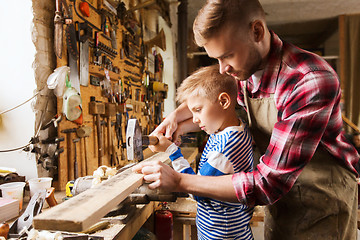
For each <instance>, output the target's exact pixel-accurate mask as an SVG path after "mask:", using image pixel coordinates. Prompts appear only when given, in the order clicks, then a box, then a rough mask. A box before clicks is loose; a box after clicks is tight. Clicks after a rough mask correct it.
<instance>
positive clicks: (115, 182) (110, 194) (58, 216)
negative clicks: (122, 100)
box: [33, 153, 170, 232]
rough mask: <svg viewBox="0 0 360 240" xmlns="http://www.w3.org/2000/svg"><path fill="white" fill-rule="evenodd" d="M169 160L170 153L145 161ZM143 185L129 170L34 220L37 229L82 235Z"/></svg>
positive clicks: (141, 178) (135, 174) (141, 179)
mask: <svg viewBox="0 0 360 240" xmlns="http://www.w3.org/2000/svg"><path fill="white" fill-rule="evenodd" d="M153 160H160V161H162V162H168V161H170V160H169V158H168V154H166V153H157V154H155V155H153V156H151V157H150V158H148V159H146V160H144V161H153ZM142 184H143V175H142V174H137V173H133V172H132V170H131V169H127V170H125V171H124V172H122V173H121V174H118V175H115V176H114V177H112V178H110V179H109V180H107V181H104V182H102V183H101V184H99V185H97V186H96V187H94V188H91V189H88V190H86V191H85V192H82V193H81V194H79V195H77V196H75V197H73V198H71V199H69V200H67V201H65V202H63V203H61V204H59V205H57V206H55V207H53V208H50V209H48V210H46V211H45V212H43V213H41V214H40V215H38V216H36V217H35V218H34V221H33V226H34V228H35V229H41V230H58V231H69V232H81V231H84V230H86V229H87V228H89V227H91V226H92V225H93V224H95V223H96V222H98V221H99V220H100V219H101V218H102V217H103V216H105V215H106V214H107V213H108V212H110V211H111V210H112V209H113V208H115V207H116V206H117V205H118V204H119V203H121V202H122V201H123V200H124V199H125V198H126V197H127V196H128V195H129V194H130V193H132V192H133V191H134V190H135V189H137V188H138V187H139V186H141V185H142Z"/></svg>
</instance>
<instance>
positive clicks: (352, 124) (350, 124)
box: [341, 115, 360, 133]
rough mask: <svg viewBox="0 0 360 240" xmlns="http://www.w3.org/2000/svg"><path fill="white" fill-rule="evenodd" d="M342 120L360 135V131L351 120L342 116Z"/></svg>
mask: <svg viewBox="0 0 360 240" xmlns="http://www.w3.org/2000/svg"><path fill="white" fill-rule="evenodd" d="M341 117H342V120H343V121H344V122H345V123H346V124H347V125H349V126H350V127H351V128H352V129H353V130H354V131H355V132H358V133H360V129H359V128H358V127H357V126H356V125H355V124H354V123H353V122H352V121H350V119H348V118H347V117H345V116H344V115H342V116H341Z"/></svg>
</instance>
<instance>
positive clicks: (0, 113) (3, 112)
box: [0, 90, 41, 115]
mask: <svg viewBox="0 0 360 240" xmlns="http://www.w3.org/2000/svg"><path fill="white" fill-rule="evenodd" d="M40 92H41V90H40V91H38V92H37V93H36V94H35V95H34V96H32V97H31V98H29V99H28V100H26V101H25V102H23V103H20V104H19V105H17V106H15V107H13V108H10V109H8V110H5V111H2V112H0V115H2V114H5V113H7V112H10V111H12V110H14V109H16V108H18V107H21V106H22V105H24V104H25V103H27V102H29V101H30V100H31V99H33V98H34V97H36V96H37V95H38V94H39V93H40Z"/></svg>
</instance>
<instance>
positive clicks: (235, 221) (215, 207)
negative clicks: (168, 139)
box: [166, 123, 254, 240]
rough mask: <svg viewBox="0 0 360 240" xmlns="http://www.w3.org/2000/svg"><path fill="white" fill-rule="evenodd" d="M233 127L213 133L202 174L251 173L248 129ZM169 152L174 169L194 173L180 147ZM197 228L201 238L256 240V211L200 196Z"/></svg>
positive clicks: (236, 204) (201, 161) (204, 158)
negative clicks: (252, 222)
mask: <svg viewBox="0 0 360 240" xmlns="http://www.w3.org/2000/svg"><path fill="white" fill-rule="evenodd" d="M244 125H245V124H244V123H243V124H242V126H231V127H228V128H226V129H224V130H223V131H221V132H218V133H215V134H211V135H210V136H209V139H208V141H207V143H206V146H205V149H204V151H203V153H202V155H201V159H200V163H199V172H198V174H199V175H203V176H221V175H226V174H233V173H236V172H241V171H243V172H251V171H252V168H253V152H252V144H251V142H252V138H251V135H250V133H249V131H248V129H247V128H245V129H244V127H243V126H244ZM166 152H168V153H170V159H171V161H172V165H173V167H174V169H175V170H176V171H178V172H181V173H188V174H195V172H194V171H193V169H192V168H191V167H190V164H189V163H188V161H187V160H186V159H184V157H183V155H182V154H181V151H180V148H178V147H177V146H175V144H173V145H171V146H170V147H169V148H168V149H167V150H166ZM194 197H195V199H196V200H197V203H198V207H197V215H196V225H197V229H198V239H246V240H248V239H253V235H252V232H251V228H250V224H249V222H250V219H251V217H252V214H253V210H254V209H253V208H252V207H247V206H245V205H242V204H240V203H230V202H223V201H218V200H215V199H210V198H204V197H197V196H194Z"/></svg>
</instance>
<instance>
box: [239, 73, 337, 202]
mask: <svg viewBox="0 0 360 240" xmlns="http://www.w3.org/2000/svg"><path fill="white" fill-rule="evenodd" d="M284 75H287V74H286V72H285V73H284ZM286 77H287V78H290V79H291V78H292V77H294V78H297V80H296V81H291V80H287V81H286V82H285V84H282V85H281V86H279V87H280V88H282V89H281V90H280V91H279V92H281V94H282V96H277V97H280V99H283V100H281V101H282V103H281V104H280V105H281V106H280V107H279V108H278V111H279V112H278V122H277V123H276V124H275V126H274V129H273V133H272V136H271V139H270V143H269V146H268V148H267V150H266V153H265V155H263V156H262V158H261V161H260V164H258V165H257V170H255V171H254V172H253V173H244V172H242V173H238V174H235V175H233V184H234V188H235V190H236V193H237V196H238V199H239V201H240V202H242V203H243V204H246V205H263V204H271V203H273V202H275V201H276V200H278V199H279V198H280V197H281V196H283V195H284V194H285V193H287V192H288V191H289V190H290V188H291V187H292V186H293V184H294V183H295V181H296V179H297V177H298V176H299V174H300V172H301V170H302V169H303V167H304V166H305V165H306V164H307V163H308V162H309V161H310V159H311V157H312V156H313V154H314V152H315V150H316V148H317V146H318V145H319V143H320V140H321V139H322V137H323V135H324V132H325V130H326V128H328V127H333V126H331V125H332V124H338V123H339V121H340V127H341V114H337V115H336V116H335V117H336V118H340V119H337V120H336V121H335V123H330V122H329V120H330V117H334V116H332V114H333V113H334V108H335V106H336V105H337V102H339V99H340V90H339V89H340V86H339V84H340V83H339V81H338V79H337V77H336V75H334V74H333V72H329V71H312V72H309V73H307V74H305V75H304V76H299V75H297V76H288V75H287V76H286ZM299 78H300V79H299ZM292 82H296V83H295V84H293V83H292ZM292 84H293V85H292ZM275 96H276V94H275ZM335 112H336V111H335ZM279 118H280V120H279Z"/></svg>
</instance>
